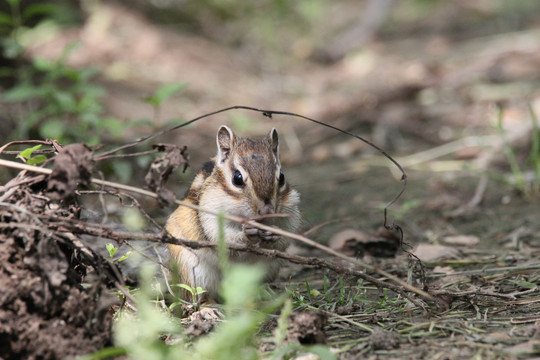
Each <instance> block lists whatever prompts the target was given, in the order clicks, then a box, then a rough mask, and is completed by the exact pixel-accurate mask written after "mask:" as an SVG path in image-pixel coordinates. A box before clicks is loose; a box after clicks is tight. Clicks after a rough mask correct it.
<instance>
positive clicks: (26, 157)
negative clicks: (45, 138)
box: [17, 145, 47, 165]
mask: <svg viewBox="0 0 540 360" xmlns="http://www.w3.org/2000/svg"><path fill="white" fill-rule="evenodd" d="M39 149H41V145H36V146H34V147H31V148H27V149H25V150H23V151H21V152H20V153H19V155H17V157H18V158H19V159H21V160H22V161H24V162H25V163H27V164H28V165H38V164H41V163H42V162H44V161H46V160H47V157H46V156H45V155H41V154H38V155H35V156H32V154H33V153H34V151H36V150H39Z"/></svg>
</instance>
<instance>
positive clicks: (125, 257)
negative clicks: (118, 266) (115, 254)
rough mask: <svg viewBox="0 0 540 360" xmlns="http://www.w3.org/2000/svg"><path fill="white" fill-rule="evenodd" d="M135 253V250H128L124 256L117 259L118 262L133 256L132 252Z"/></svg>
mask: <svg viewBox="0 0 540 360" xmlns="http://www.w3.org/2000/svg"><path fill="white" fill-rule="evenodd" d="M132 253H133V251H131V250H130V251H128V252H127V253H125V254H124V256H122V257H121V258H119V259H116V262H120V261H124V260H126V259H127V258H129V257H130V256H131V254H132Z"/></svg>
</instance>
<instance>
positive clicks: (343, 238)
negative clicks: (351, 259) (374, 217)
mask: <svg viewBox="0 0 540 360" xmlns="http://www.w3.org/2000/svg"><path fill="white" fill-rule="evenodd" d="M366 241H367V235H366V234H364V233H363V232H361V231H358V230H354V229H346V230H343V231H340V232H338V233H336V234H334V236H332V238H331V239H330V242H329V243H328V246H329V247H330V248H331V249H333V250H336V251H339V252H341V253H343V254H345V255H347V256H354V255H356V250H355V249H356V245H357V244H358V243H362V242H366Z"/></svg>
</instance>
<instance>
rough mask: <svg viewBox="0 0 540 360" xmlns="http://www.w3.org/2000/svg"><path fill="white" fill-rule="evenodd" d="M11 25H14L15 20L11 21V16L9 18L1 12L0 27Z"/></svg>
mask: <svg viewBox="0 0 540 360" xmlns="http://www.w3.org/2000/svg"><path fill="white" fill-rule="evenodd" d="M4 24H5V25H11V24H13V20H12V19H11V16H9V15H8V14H6V13H3V12H0V25H4Z"/></svg>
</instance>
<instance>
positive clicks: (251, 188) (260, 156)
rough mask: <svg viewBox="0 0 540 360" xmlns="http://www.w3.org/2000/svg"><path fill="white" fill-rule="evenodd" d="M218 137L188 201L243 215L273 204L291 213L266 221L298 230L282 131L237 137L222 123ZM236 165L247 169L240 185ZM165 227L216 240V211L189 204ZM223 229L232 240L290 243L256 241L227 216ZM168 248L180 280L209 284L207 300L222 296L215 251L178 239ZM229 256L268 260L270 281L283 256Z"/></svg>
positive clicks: (267, 244) (275, 245)
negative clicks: (285, 175) (285, 176)
mask: <svg viewBox="0 0 540 360" xmlns="http://www.w3.org/2000/svg"><path fill="white" fill-rule="evenodd" d="M216 141H217V146H218V152H217V155H216V157H215V158H214V159H213V160H212V161H210V162H207V163H206V164H205V165H204V166H203V168H202V169H201V171H199V173H198V174H197V175H196V176H195V179H194V180H193V183H192V185H191V187H190V189H189V190H188V192H187V195H186V197H185V199H184V201H187V202H189V203H192V204H195V205H200V206H201V207H203V208H207V209H211V210H214V211H215V210H220V211H224V212H225V213H227V214H230V215H236V216H241V217H252V216H257V215H258V214H260V213H261V211H262V212H263V213H264V211H268V210H269V209H271V210H272V211H273V212H275V213H280V214H288V215H289V216H288V217H285V218H273V219H268V220H265V221H264V223H265V224H267V225H273V226H278V227H280V228H282V229H284V230H288V231H292V232H294V231H296V230H297V228H298V226H299V224H300V212H299V210H298V204H299V201H300V198H299V194H298V192H296V191H295V190H294V189H292V187H291V186H290V185H289V184H288V183H287V182H285V184H283V186H281V187H280V186H279V176H280V173H281V163H280V161H279V139H278V135H277V131H276V130H275V129H272V131H270V133H269V134H268V135H267V136H266V137H265V138H263V139H256V140H253V139H246V138H240V137H237V136H236V135H235V134H234V133H233V132H232V131H231V130H230V129H229V128H228V127H226V126H221V127H220V129H219V130H218V133H217V137H216ZM236 170H237V171H239V172H240V173H241V174H242V178H243V181H244V183H243V185H241V186H238V185H235V184H234V183H233V175H234V173H235V171H236ZM166 228H167V230H168V231H169V232H170V233H171V235H173V236H174V237H177V238H182V239H188V240H195V241H217V233H218V225H217V220H216V217H215V216H214V215H211V214H208V213H205V212H199V211H196V210H192V209H188V208H186V207H185V206H179V207H178V208H177V209H176V211H174V212H173V214H172V215H171V216H170V218H169V220H168V221H167V225H166ZM224 231H225V239H226V241H227V242H228V243H230V244H247V243H249V244H252V245H258V246H261V247H263V248H269V249H277V250H280V251H284V250H286V249H287V247H288V241H287V240H286V239H284V238H278V239H276V240H272V241H267V240H266V241H264V240H262V241H261V240H260V239H259V241H256V244H254V243H253V238H252V237H251V238H250V237H248V236H246V233H245V232H244V229H243V227H242V225H241V224H238V223H234V222H226V225H225V229H224ZM169 249H170V253H171V257H172V258H173V259H175V260H176V261H177V265H178V272H179V280H180V282H181V283H185V284H187V285H189V286H191V287H196V286H200V287H202V288H203V289H204V290H206V293H205V294H204V296H203V299H202V302H203V303H213V302H216V301H219V294H218V293H219V291H218V290H219V284H220V280H221V274H220V271H219V266H218V260H217V256H216V253H215V251H214V250H213V249H201V250H191V249H187V248H184V247H181V246H177V245H170V246H169ZM230 258H231V260H232V261H235V262H244V263H256V262H257V263H263V264H265V265H266V266H267V276H266V279H265V280H266V281H272V280H273V279H274V278H275V277H276V275H277V273H278V270H279V266H280V262H279V261H276V260H275V259H268V258H265V257H260V256H255V255H253V254H249V253H232V252H231V253H230ZM186 295H188V294H184V296H186ZM187 299H189V298H187Z"/></svg>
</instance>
